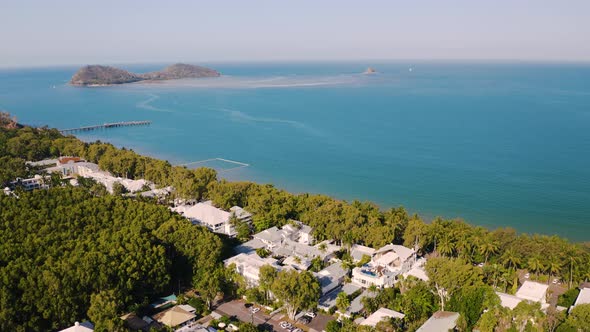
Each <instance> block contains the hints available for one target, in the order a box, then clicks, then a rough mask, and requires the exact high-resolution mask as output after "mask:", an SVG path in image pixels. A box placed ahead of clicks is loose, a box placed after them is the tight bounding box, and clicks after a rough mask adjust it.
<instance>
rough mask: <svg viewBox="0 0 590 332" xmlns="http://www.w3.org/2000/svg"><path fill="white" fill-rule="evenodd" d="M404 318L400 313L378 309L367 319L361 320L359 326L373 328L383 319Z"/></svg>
mask: <svg viewBox="0 0 590 332" xmlns="http://www.w3.org/2000/svg"><path fill="white" fill-rule="evenodd" d="M404 317H406V315H404V314H402V313H401V312H397V311H394V310H390V309H387V308H379V310H377V311H375V312H374V313H373V314H371V315H370V316H369V317H367V319H365V320H363V321H362V322H361V323H360V324H359V325H365V326H372V327H375V326H376V325H377V323H379V322H380V321H382V320H383V319H385V318H400V319H403V318H404Z"/></svg>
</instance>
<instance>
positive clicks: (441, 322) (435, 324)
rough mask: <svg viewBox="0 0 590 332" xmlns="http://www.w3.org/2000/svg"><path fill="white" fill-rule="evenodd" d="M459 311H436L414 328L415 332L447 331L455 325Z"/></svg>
mask: <svg viewBox="0 0 590 332" xmlns="http://www.w3.org/2000/svg"><path fill="white" fill-rule="evenodd" d="M459 316H460V315H459V313H457V312H450V311H437V312H435V313H434V314H432V316H431V317H430V318H428V320H427V321H426V322H425V323H424V324H422V326H420V327H419V328H418V330H416V332H448V331H449V330H454V329H455V328H456V327H457V319H459Z"/></svg>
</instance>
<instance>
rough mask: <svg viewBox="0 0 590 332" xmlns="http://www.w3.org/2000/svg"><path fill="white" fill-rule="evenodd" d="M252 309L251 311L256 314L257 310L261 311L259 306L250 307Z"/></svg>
mask: <svg viewBox="0 0 590 332" xmlns="http://www.w3.org/2000/svg"><path fill="white" fill-rule="evenodd" d="M250 311H251V312H252V313H253V314H255V313H257V312H259V311H260V308H258V307H252V309H250Z"/></svg>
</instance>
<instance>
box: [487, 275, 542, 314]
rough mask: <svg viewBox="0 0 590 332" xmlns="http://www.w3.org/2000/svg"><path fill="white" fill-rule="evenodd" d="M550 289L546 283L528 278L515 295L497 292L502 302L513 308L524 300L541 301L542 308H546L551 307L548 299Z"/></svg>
mask: <svg viewBox="0 0 590 332" xmlns="http://www.w3.org/2000/svg"><path fill="white" fill-rule="evenodd" d="M548 289H549V286H548V285H546V284H542V283H538V282H534V281H528V280H527V281H525V282H524V283H523V284H522V286H520V288H519V289H518V291H517V292H516V294H514V295H511V294H506V293H502V292H496V294H497V295H498V297H499V298H500V304H501V305H502V306H503V307H506V308H509V309H511V310H512V309H514V308H516V306H517V305H518V304H519V303H520V302H522V301H529V302H539V303H541V308H542V309H543V310H545V309H547V308H548V307H549V304H548V303H547V300H546V298H547V290H548Z"/></svg>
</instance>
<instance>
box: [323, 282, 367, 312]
mask: <svg viewBox="0 0 590 332" xmlns="http://www.w3.org/2000/svg"><path fill="white" fill-rule="evenodd" d="M360 289H361V288H360V287H359V286H357V285H355V284H345V285H343V286H338V287H336V288H335V289H333V290H332V291H331V292H329V293H328V294H325V295H323V296H322V297H321V298H320V300H319V302H318V308H320V309H322V310H325V311H328V310H330V308H332V307H335V306H336V298H337V297H338V294H340V293H342V292H344V293H345V294H346V295H348V296H350V295H352V294H354V293H356V292H357V291H359V290H360Z"/></svg>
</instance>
